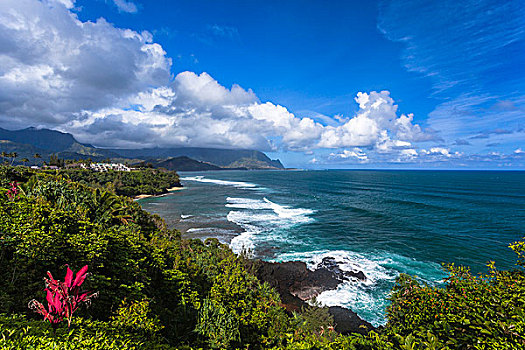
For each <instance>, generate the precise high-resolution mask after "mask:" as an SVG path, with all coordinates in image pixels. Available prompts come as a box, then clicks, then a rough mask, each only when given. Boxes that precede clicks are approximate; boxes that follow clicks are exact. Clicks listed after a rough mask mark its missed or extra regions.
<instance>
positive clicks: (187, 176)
mask: <svg viewBox="0 0 525 350" xmlns="http://www.w3.org/2000/svg"><path fill="white" fill-rule="evenodd" d="M181 182H182V184H183V185H184V186H185V188H184V189H183V190H181V191H177V192H175V193H172V194H169V195H166V196H163V197H156V198H147V199H144V200H141V201H140V203H141V205H142V206H143V208H144V209H146V210H148V211H150V212H153V213H157V214H159V215H161V216H162V217H163V218H164V219H166V221H167V222H168V224H169V225H170V226H171V227H172V228H177V229H179V230H181V231H183V232H184V234H185V235H186V236H187V237H192V238H206V237H217V238H218V239H219V240H221V241H222V242H224V243H227V244H229V245H230V247H231V248H232V249H233V250H234V251H236V252H240V251H241V250H243V249H249V250H250V251H251V252H252V254H253V255H254V256H256V257H259V258H262V259H265V260H269V261H288V260H302V261H305V262H306V263H307V264H308V266H309V267H310V268H312V269H314V268H315V266H316V265H317V264H318V263H319V262H320V261H321V260H322V259H323V258H324V257H328V256H331V257H334V258H336V260H337V262H338V263H339V265H340V267H341V268H342V269H348V270H361V271H363V272H364V273H365V275H366V276H367V280H366V281H364V282H359V281H351V282H345V283H343V284H341V285H340V286H339V288H338V289H337V290H334V291H328V292H324V293H322V294H321V295H320V296H319V297H318V300H319V301H320V302H322V303H323V304H326V305H329V306H332V305H342V306H346V307H348V308H350V309H352V310H354V311H355V312H357V313H358V314H359V315H360V316H361V317H362V318H364V319H366V320H368V321H370V322H372V323H373V324H375V325H379V324H382V323H384V322H385V318H384V308H385V306H386V305H387V299H386V298H387V297H388V293H389V291H390V289H391V288H392V286H393V283H394V280H395V278H396V276H397V275H399V273H408V274H411V275H417V276H418V278H420V279H421V280H422V281H425V282H427V283H431V284H439V283H440V281H441V280H442V279H443V277H444V276H445V274H444V273H443V271H442V269H441V264H442V263H447V262H454V263H456V264H461V265H468V266H470V267H471V268H472V270H473V271H474V272H482V271H485V264H486V262H487V261H489V260H495V261H496V265H497V266H498V267H500V268H511V267H512V266H513V265H514V263H515V257H514V254H513V253H512V251H511V250H510V249H508V248H507V246H508V244H509V243H510V242H513V241H515V240H518V239H520V238H521V237H523V236H525V172H497V171H494V172H490V171H484V172H482V171H357V170H353V171H333V170H330V171H220V172H205V173H182V174H181Z"/></svg>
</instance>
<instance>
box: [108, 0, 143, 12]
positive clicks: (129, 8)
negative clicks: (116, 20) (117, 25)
mask: <svg viewBox="0 0 525 350" xmlns="http://www.w3.org/2000/svg"><path fill="white" fill-rule="evenodd" d="M113 3H114V4H115V6H117V8H118V10H119V11H120V12H127V13H137V11H138V8H137V5H135V4H134V3H133V2H132V1H126V0H113Z"/></svg>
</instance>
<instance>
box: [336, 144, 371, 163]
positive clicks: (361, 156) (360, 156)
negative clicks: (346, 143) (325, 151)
mask: <svg viewBox="0 0 525 350" xmlns="http://www.w3.org/2000/svg"><path fill="white" fill-rule="evenodd" d="M330 157H331V158H332V159H352V160H357V161H359V162H360V163H368V162H369V161H370V159H368V156H367V155H366V153H365V152H363V150H362V149H360V148H357V147H355V148H354V149H353V150H347V149H345V150H343V152H341V153H330Z"/></svg>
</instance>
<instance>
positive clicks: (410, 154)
mask: <svg viewBox="0 0 525 350" xmlns="http://www.w3.org/2000/svg"><path fill="white" fill-rule="evenodd" d="M0 27H2V28H0V83H1V84H0V85H1V87H0V101H2V102H0V126H2V127H8V128H11V129H12V128H19V127H27V126H40V127H49V128H55V129H59V130H63V131H68V132H71V133H73V134H74V135H75V136H76V137H77V138H78V139H79V140H81V141H84V142H89V143H93V144H95V145H97V146H101V147H128V148H129V147H153V146H162V147H169V146H203V147H224V148H256V149H259V150H262V151H265V152H266V153H268V154H269V155H270V156H272V157H273V158H280V159H281V160H282V161H283V163H285V165H287V166H290V167H307V168H461V169H463V168H465V169H470V168H483V169H489V168H495V169H523V168H525V142H524V141H525V92H524V90H525V7H524V6H522V4H520V1H488V0H486V1H468V0H467V1H462V2H458V1H449V0H442V1H404V0H391V1H378V2H376V1H365V2H358V1H337V2H336V1H332V2H327V1H220V2H219V1H195V0H193V1H167V0H166V1H152V0H150V1H138V0H133V1H127V0H90V1H85V0H77V1H73V0H45V1H38V0H17V1H14V0H6V1H3V2H2V4H0ZM1 33H3V34H1ZM2 47H3V50H2Z"/></svg>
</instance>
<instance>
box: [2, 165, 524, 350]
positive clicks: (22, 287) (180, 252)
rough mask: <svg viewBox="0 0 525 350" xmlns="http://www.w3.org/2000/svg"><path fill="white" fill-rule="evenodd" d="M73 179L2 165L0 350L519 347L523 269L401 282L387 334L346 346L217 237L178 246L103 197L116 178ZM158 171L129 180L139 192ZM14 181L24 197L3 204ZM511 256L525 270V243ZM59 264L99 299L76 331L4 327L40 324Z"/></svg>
mask: <svg viewBox="0 0 525 350" xmlns="http://www.w3.org/2000/svg"><path fill="white" fill-rule="evenodd" d="M75 174H76V173H75V172H71V173H67V172H66V173H64V172H62V173H58V174H57V173H56V172H44V173H43V172H38V173H35V172H33V171H32V170H30V169H27V168H24V167H0V349H116V348H118V349H169V348H170V346H171V347H173V346H175V347H177V348H189V347H194V348H215V349H246V348H248V349H356V350H372V349H379V350H391V349H418V350H423V349H436V350H437V349H442V350H445V349H449V350H450V349H487V350H488V349H523V348H525V310H524V308H525V273H524V271H523V269H521V270H520V269H516V270H511V271H498V270H497V269H496V268H495V267H494V264H493V263H492V264H490V265H489V267H490V269H489V272H488V273H487V274H484V275H479V276H473V275H472V274H471V273H470V271H469V270H468V269H467V268H465V267H456V266H454V265H450V266H448V267H447V269H448V271H449V278H448V279H447V280H446V281H445V283H444V287H431V286H427V285H423V284H421V283H419V282H418V281H417V280H416V279H415V278H412V277H410V276H406V275H401V276H400V277H399V279H398V281H397V284H396V287H395V288H394V290H393V293H392V296H391V305H390V306H389V307H388V310H387V314H388V323H387V324H386V326H385V327H383V328H381V329H378V330H376V331H374V332H370V333H369V334H368V335H358V334H354V335H340V334H337V333H336V332H334V331H333V330H332V327H330V326H331V325H332V323H333V320H332V319H331V317H330V316H329V315H328V313H327V312H326V309H322V308H318V307H309V308H306V309H305V310H303V312H302V314H295V315H288V314H287V313H286V312H285V310H284V308H283V307H282V306H281V301H280V298H279V295H278V294H277V293H276V292H275V291H274V290H273V289H272V288H270V287H269V286H268V285H267V284H263V283H261V282H260V281H259V280H258V279H257V278H256V277H255V276H253V275H252V274H251V273H250V269H249V268H248V267H247V266H250V264H247V261H246V259H245V257H243V256H241V257H237V256H236V255H234V254H233V253H232V252H231V250H229V249H228V247H227V246H225V245H223V244H221V243H219V242H218V241H217V240H216V239H208V240H206V241H205V242H202V241H200V240H185V239H182V238H181V236H180V233H179V232H177V231H172V230H168V229H167V228H166V225H165V223H164V222H163V221H162V219H161V218H159V217H157V216H154V215H150V214H148V213H147V212H145V211H143V210H142V209H141V207H140V205H139V204H137V203H136V202H134V201H132V200H131V199H129V198H126V197H121V196H118V195H115V194H114V193H112V191H110V190H106V188H107V187H111V186H108V183H111V184H113V185H115V183H114V181H115V179H116V177H115V176H116V175H115V174H109V173H100V174H102V175H95V177H94V178H90V177H87V178H85V177H84V176H91V175H89V174H93V173H89V174H88V173H86V174H87V175H86V174H84V173H79V174H80V175H79V176H81V177H82V178H81V179H80V180H79V179H78V178H75V176H76V175H75ZM108 174H109V175H108ZM122 174H124V173H122ZM155 174H156V173H153V172H152V173H151V174H148V175H144V176H143V177H138V178H136V179H135V180H136V181H138V182H136V183H135V184H134V185H133V186H134V188H140V187H141V186H142V185H143V184H141V183H140V181H142V180H143V181H146V180H147V179H149V176H156V175H155ZM96 176H101V181H102V182H101V183H98V182H97V181H99V180H98V178H97V177H96ZM104 176H108V177H107V179H108V182H104V181H105V180H104V179H106V178H105V177H104ZM130 176H131V177H133V176H138V175H136V174H134V175H130ZM161 176H162V175H161ZM166 176H167V177H166V178H165V179H164V180H166V181H168V179H170V178H171V179H172V180H173V179H174V178H173V177H170V176H172V175H166ZM109 179H112V180H109ZM122 179H123V178H122V177H120V178H119V181H122ZM140 179H142V180H140ZM73 180H78V181H82V182H83V183H79V182H76V181H73ZM135 180H133V181H135ZM139 180H140V181H139ZM164 180H163V181H164ZM13 181H17V182H19V183H22V186H21V190H20V193H19V194H17V195H16V196H15V197H14V198H12V199H9V198H8V196H7V195H6V193H7V187H8V186H9V184H10V183H11V182H13ZM112 181H113V182H112ZM169 181H171V180H169ZM169 181H168V182H169ZM168 182H166V186H167V184H168ZM87 184H95V186H94V187H93V186H88V185H87ZM123 184H124V183H123ZM113 185H112V186H113ZM118 186H120V185H118ZM118 186H114V188H118ZM511 248H512V249H513V250H514V251H515V252H516V253H517V254H518V264H519V265H521V266H523V265H525V261H524V252H525V243H524V242H523V241H522V242H516V243H513V244H512V245H511ZM65 264H74V266H71V268H73V269H78V268H80V267H81V266H83V265H89V268H90V271H91V272H92V276H91V277H90V278H89V280H88V281H86V289H88V290H96V291H98V292H99V298H98V299H97V300H96V301H95V302H94V303H93V304H92V306H91V307H90V308H84V309H81V310H79V311H78V314H79V316H80V317H75V318H74V319H73V324H72V329H71V331H67V329H66V328H65V327H62V328H60V327H59V328H58V329H57V332H56V334H53V331H52V330H51V328H50V327H49V326H48V325H46V324H45V323H44V322H41V321H33V320H31V319H25V318H24V317H23V316H6V315H15V314H18V315H19V314H23V313H25V314H27V315H28V316H29V317H34V315H31V314H30V312H29V310H28V309H27V303H28V301H29V300H31V299H34V298H36V299H38V300H42V299H43V298H44V295H43V292H42V286H43V283H42V277H43V276H44V275H45V274H46V272H47V271H51V272H52V273H53V274H57V275H63V273H64V265H65Z"/></svg>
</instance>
